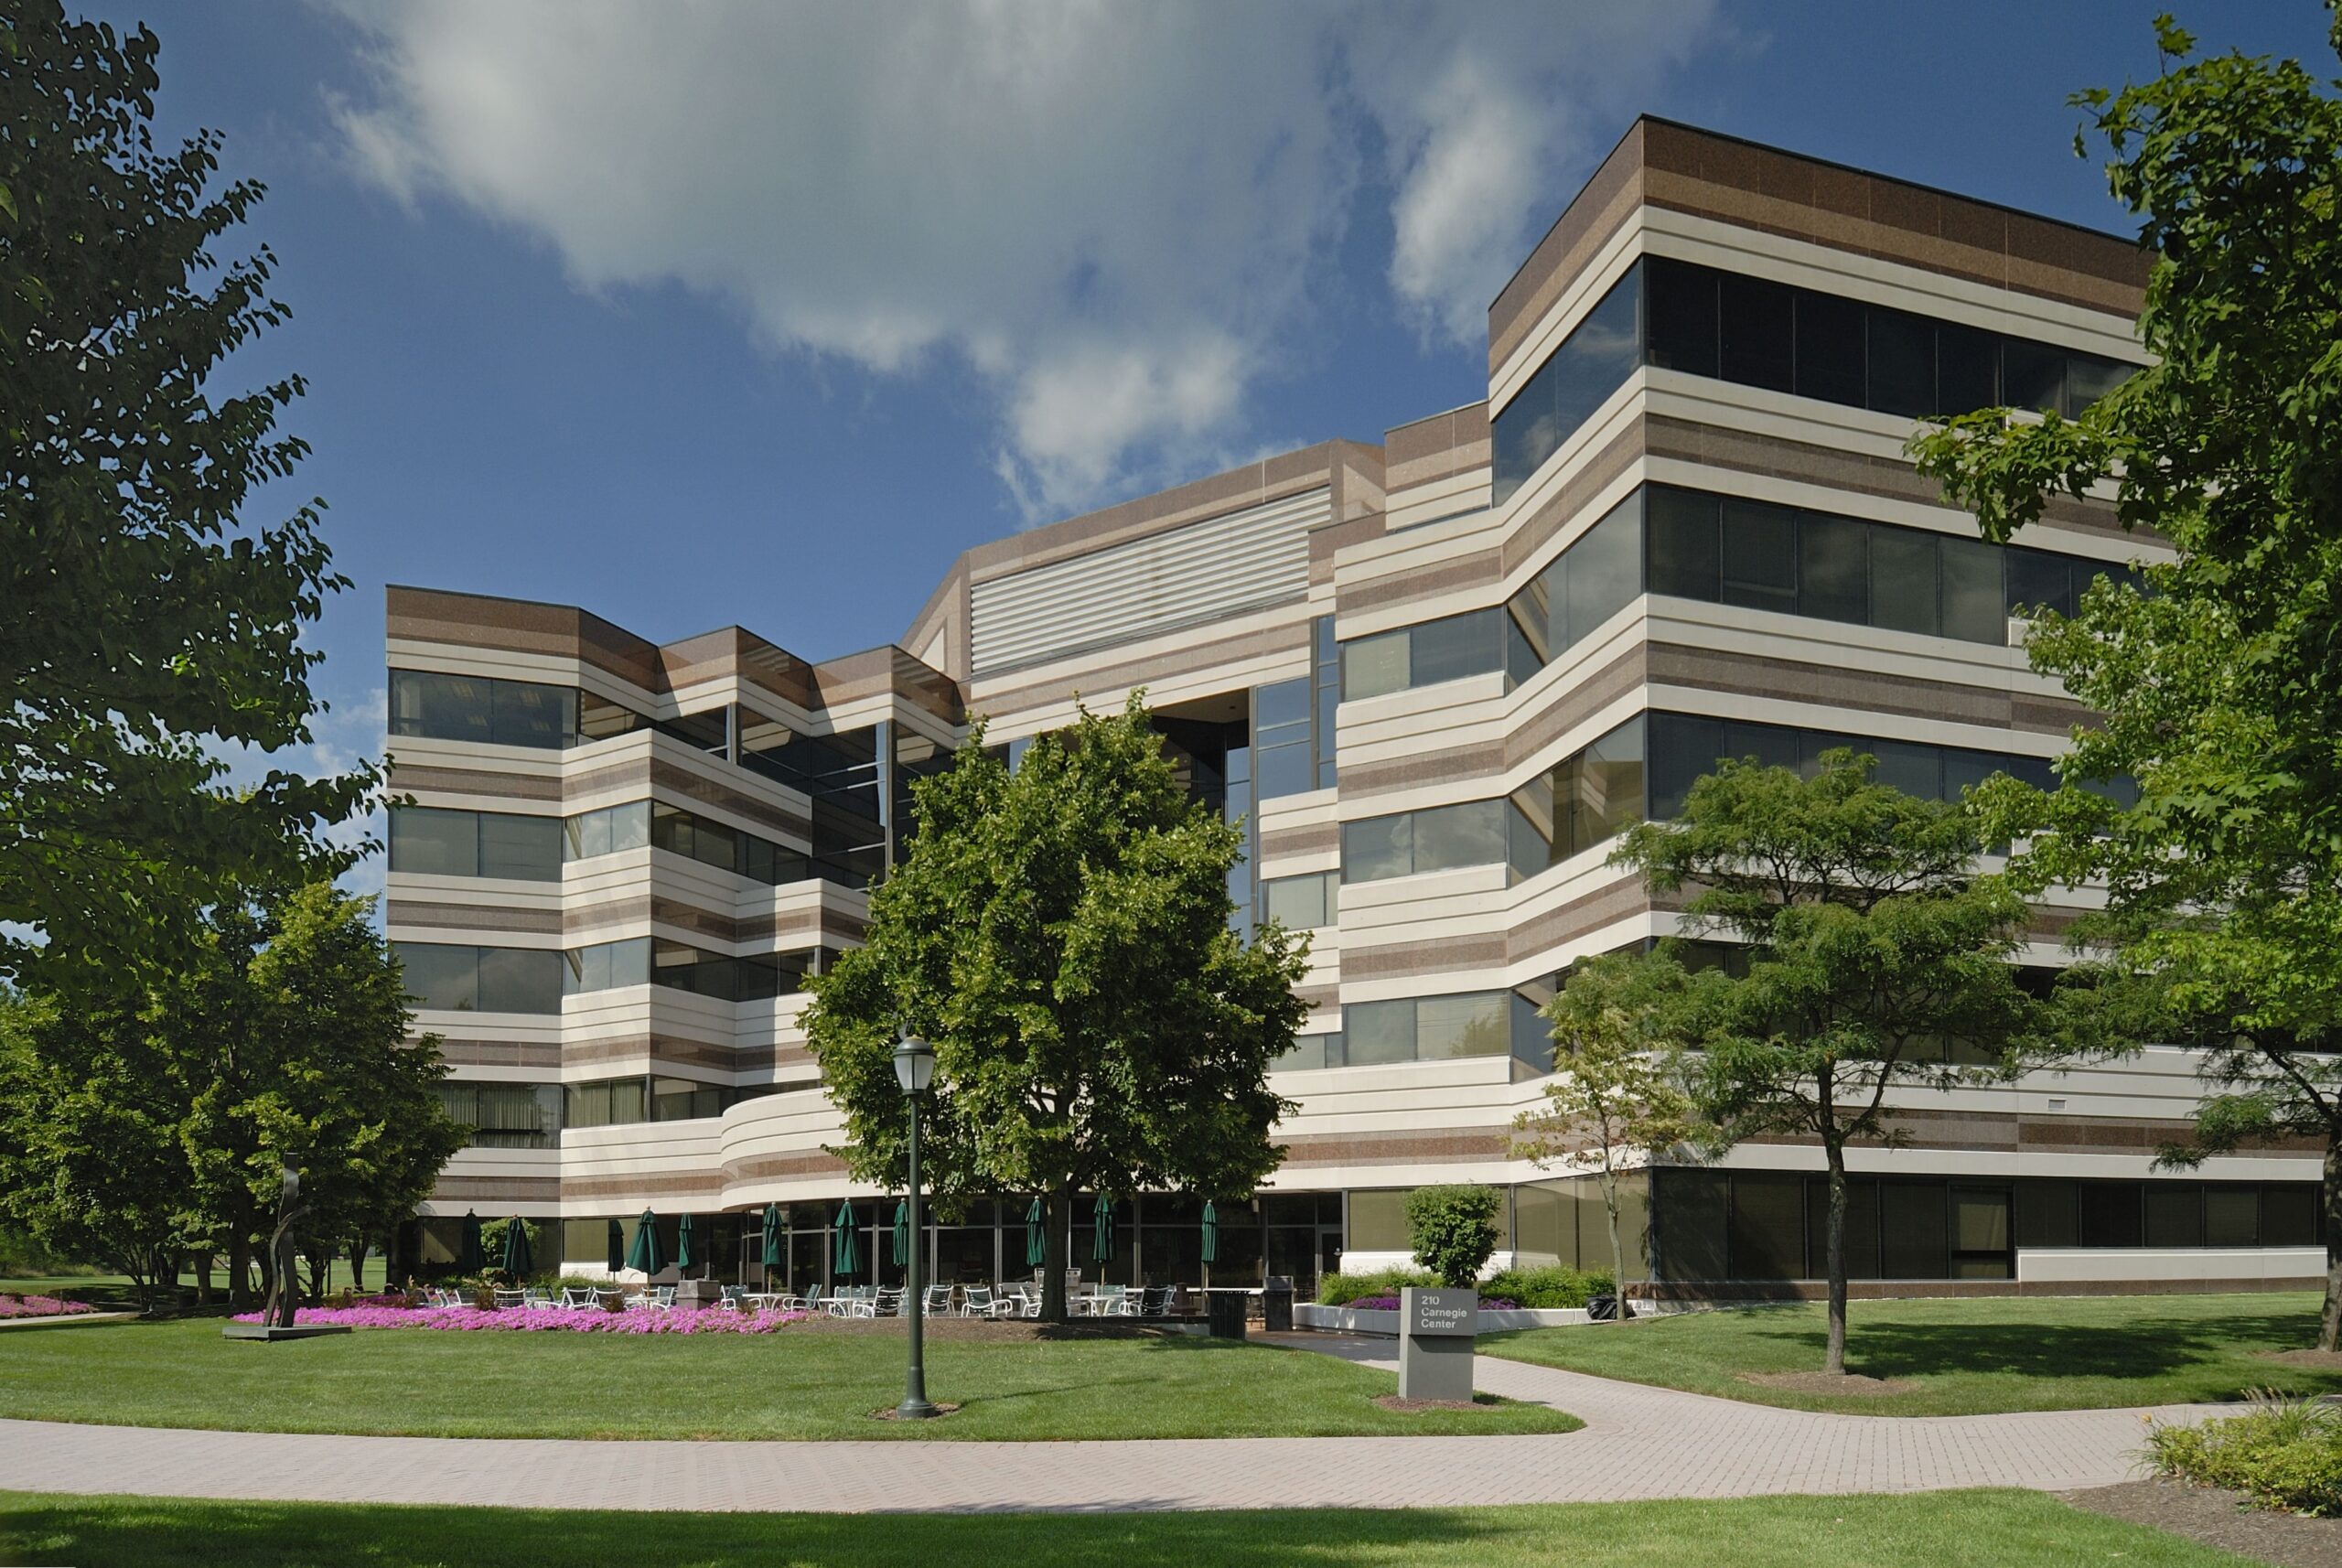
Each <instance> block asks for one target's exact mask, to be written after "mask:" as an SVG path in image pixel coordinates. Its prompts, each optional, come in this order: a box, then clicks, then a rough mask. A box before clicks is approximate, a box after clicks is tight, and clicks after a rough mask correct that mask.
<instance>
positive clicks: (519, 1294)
mask: <svg viewBox="0 0 2342 1568" xmlns="http://www.w3.org/2000/svg"><path fill="white" fill-rule="evenodd" d="M528 1299H529V1293H528V1292H527V1291H523V1290H500V1291H498V1292H497V1293H496V1305H498V1307H500V1308H502V1307H507V1306H522V1305H527V1303H528Z"/></svg>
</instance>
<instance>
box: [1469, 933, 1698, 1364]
mask: <svg viewBox="0 0 2342 1568" xmlns="http://www.w3.org/2000/svg"><path fill="white" fill-rule="evenodd" d="M1686 983H1687V979H1686V976H1685V975H1684V973H1683V971H1682V969H1681V966H1679V965H1678V964H1677V963H1676V962H1675V961H1673V960H1672V959H1670V958H1666V957H1664V956H1661V955H1659V954H1642V953H1603V954H1598V955H1596V956H1595V957H1593V958H1588V959H1583V960H1581V961H1578V962H1577V963H1574V964H1573V965H1571V966H1570V971H1569V973H1568V976H1567V977H1566V979H1565V980H1564V981H1563V985H1562V989H1561V990H1560V991H1559V992H1558V993H1555V995H1554V997H1553V999H1552V1001H1551V1002H1548V1003H1547V1004H1545V1009H1544V1016H1545V1019H1546V1021H1547V1022H1548V1023H1550V1024H1552V1026H1553V1043H1554V1047H1555V1048H1554V1059H1553V1076H1552V1078H1551V1079H1548V1080H1547V1081H1546V1084H1545V1094H1544V1102H1543V1103H1542V1105H1540V1106H1538V1107H1537V1108H1535V1109H1533V1110H1530V1111H1524V1112H1521V1113H1520V1116H1519V1117H1518V1118H1517V1119H1515V1121H1514V1122H1513V1130H1514V1133H1516V1136H1515V1138H1514V1143H1513V1146H1514V1149H1515V1152H1516V1153H1518V1154H1520V1155H1526V1156H1527V1157H1528V1158H1530V1159H1532V1160H1534V1161H1536V1162H1537V1163H1538V1165H1541V1166H1542V1165H1556V1164H1560V1165H1567V1166H1569V1167H1570V1168H1572V1169H1578V1168H1581V1167H1583V1166H1585V1165H1592V1166H1593V1168H1594V1176H1595V1184H1596V1185H1597V1186H1598V1187H1600V1188H1601V1190H1602V1208H1603V1212H1604V1213H1605V1215H1606V1216H1607V1218H1608V1219H1609V1227H1610V1262H1611V1266H1612V1268H1613V1270H1614V1271H1615V1272H1614V1273H1612V1275H1611V1278H1612V1279H1613V1280H1614V1281H1615V1282H1616V1283H1617V1293H1618V1316H1617V1319H1616V1321H1617V1322H1620V1323H1624V1322H1626V1321H1627V1305H1626V1302H1627V1249H1626V1242H1625V1239H1624V1238H1623V1237H1622V1236H1621V1235H1620V1234H1619V1230H1618V1208H1619V1197H1618V1181H1619V1177H1620V1176H1623V1175H1624V1174H1626V1173H1627V1172H1628V1171H1629V1170H1634V1169H1647V1168H1648V1167H1649V1166H1650V1165H1653V1164H1656V1163H1657V1161H1658V1159H1659V1157H1660V1155H1664V1154H1666V1153H1668V1152H1670V1151H1671V1150H1673V1149H1675V1148H1677V1147H1679V1146H1681V1145H1683V1144H1689V1143H1691V1142H1692V1141H1693V1140H1694V1139H1695V1138H1699V1137H1701V1136H1703V1134H1704V1132H1705V1129H1704V1127H1703V1124H1702V1123H1701V1122H1700V1119H1699V1113H1698V1112H1696V1111H1695V1110H1693V1108H1692V1100H1691V1096H1690V1095H1688V1094H1687V1093H1685V1092H1684V1090H1683V1087H1682V1079H1683V1072H1684V1063H1683V1056H1682V1050H1681V1042H1680V1041H1679V1039H1678V1038H1677V1037H1676V1034H1675V1031H1676V1030H1677V1029H1678V1028H1680V1026H1681V1016H1682V1003H1683V1001H1684V992H1685V987H1686Z"/></svg>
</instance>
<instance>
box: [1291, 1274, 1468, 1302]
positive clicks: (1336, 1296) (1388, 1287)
mask: <svg viewBox="0 0 2342 1568" xmlns="http://www.w3.org/2000/svg"><path fill="white" fill-rule="evenodd" d="M1438 1283H1439V1281H1438V1279H1437V1278H1436V1277H1435V1276H1434V1275H1431V1274H1427V1273H1423V1271H1422V1270H1421V1269H1377V1270H1376V1271H1375V1272H1374V1273H1370V1274H1348V1273H1343V1274H1327V1275H1325V1276H1323V1277H1322V1278H1320V1279H1319V1280H1318V1282H1317V1300H1318V1302H1319V1304H1320V1305H1325V1306H1348V1305H1349V1304H1350V1303H1352V1302H1354V1301H1356V1300H1358V1299H1359V1297H1361V1296H1370V1295H1396V1294H1399V1292H1400V1290H1401V1289H1402V1288H1403V1287H1405V1286H1408V1285H1413V1286H1414V1287H1415V1288H1417V1289H1418V1290H1429V1289H1432V1288H1433V1287H1434V1286H1436V1285H1437V1284H1438Z"/></svg>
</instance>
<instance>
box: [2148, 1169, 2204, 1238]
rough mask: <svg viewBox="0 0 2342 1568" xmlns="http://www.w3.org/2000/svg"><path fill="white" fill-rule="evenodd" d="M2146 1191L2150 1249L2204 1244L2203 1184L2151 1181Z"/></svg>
mask: <svg viewBox="0 0 2342 1568" xmlns="http://www.w3.org/2000/svg"><path fill="white" fill-rule="evenodd" d="M2146 1192H2147V1201H2146V1210H2147V1245H2148V1246H2150V1247H2200V1246H2202V1245H2203V1244H2204V1188H2203V1187H2202V1185H2201V1184H2200V1183H2197V1182H2192V1181H2185V1182H2162V1181H2151V1182H2149V1183H2147V1184H2146Z"/></svg>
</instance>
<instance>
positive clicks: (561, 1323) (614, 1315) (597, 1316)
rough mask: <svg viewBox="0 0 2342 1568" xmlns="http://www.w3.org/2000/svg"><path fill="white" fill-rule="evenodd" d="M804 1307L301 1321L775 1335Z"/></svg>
mask: <svg viewBox="0 0 2342 1568" xmlns="http://www.w3.org/2000/svg"><path fill="white" fill-rule="evenodd" d="M808 1316H810V1315H809V1314H806V1313H802V1312H773V1311H763V1312H733V1311H728V1310H725V1309H722V1308H717V1307H701V1308H678V1309H675V1310H671V1311H665V1312H657V1311H651V1310H649V1309H646V1308H636V1309H635V1310H633V1311H629V1312H602V1311H598V1310H588V1309H580V1308H565V1307H557V1306H506V1307H497V1308H493V1309H489V1308H481V1307H477V1306H406V1305H388V1304H384V1303H373V1304H369V1305H361V1306H305V1307H302V1308H300V1309H299V1310H298V1311H296V1312H295V1313H294V1315H293V1321H294V1322H295V1324H296V1325H297V1324H331V1325H334V1326H338V1327H342V1328H437V1329H447V1330H453V1331H456V1332H458V1333H491V1334H771V1333H774V1332H777V1331H778V1330H779V1329H782V1328H786V1327H788V1326H790V1324H792V1323H802V1322H804V1321H805V1320H806V1319H807V1317H808ZM235 1321H236V1322H238V1323H258V1322H259V1321H260V1314H259V1313H257V1312H246V1313H241V1314H239V1315H238V1316H237V1317H236V1319H235Z"/></svg>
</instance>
